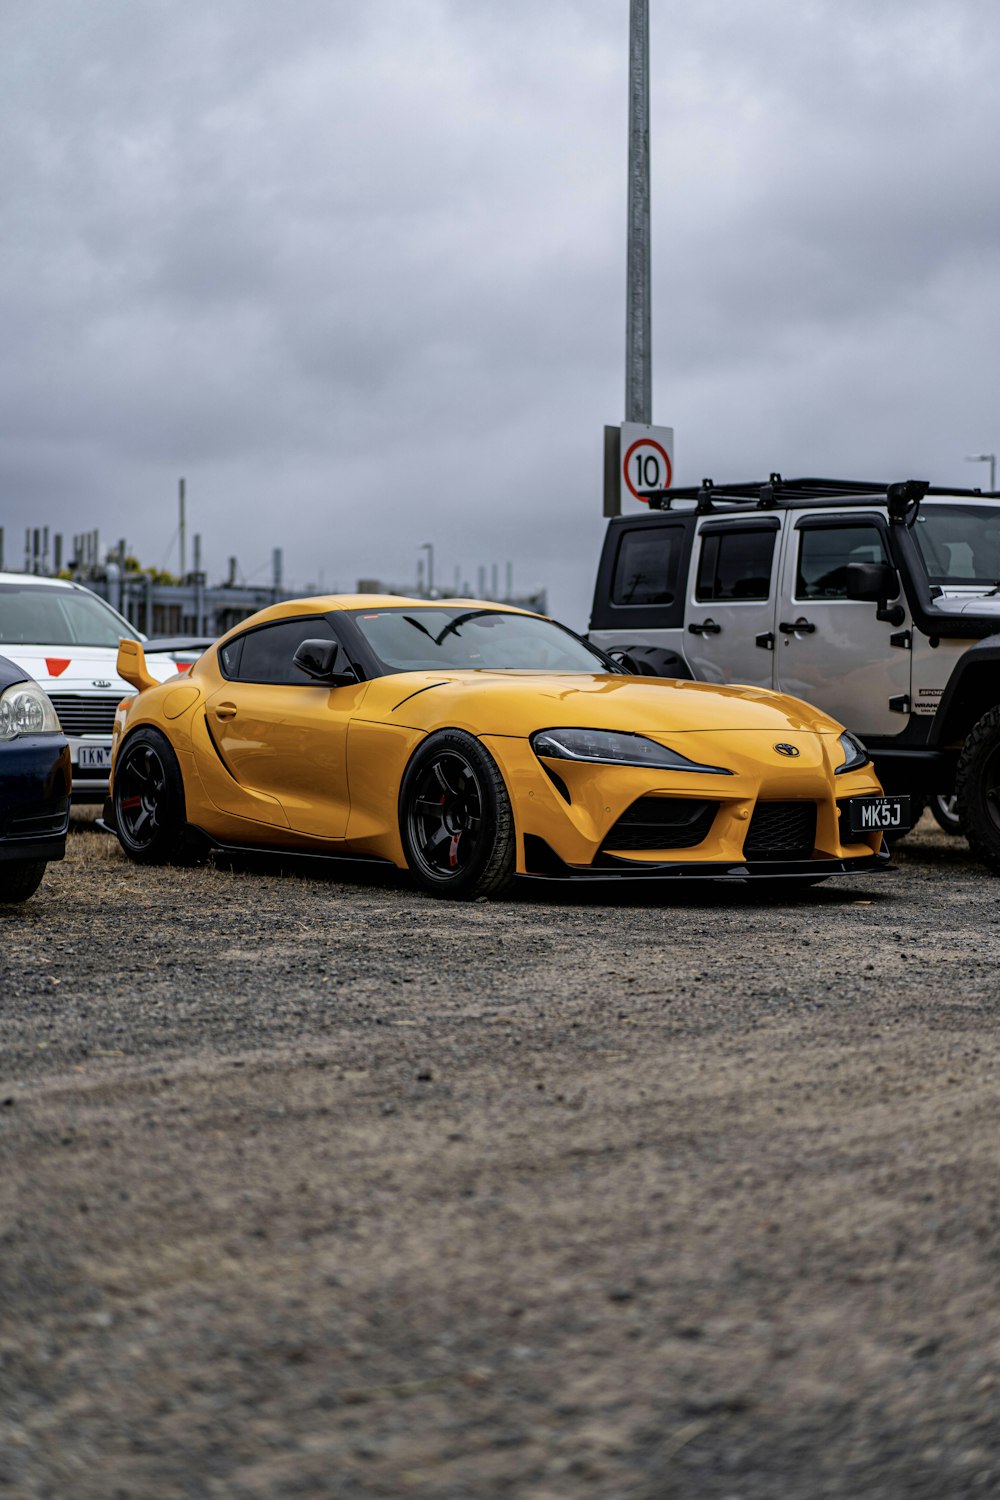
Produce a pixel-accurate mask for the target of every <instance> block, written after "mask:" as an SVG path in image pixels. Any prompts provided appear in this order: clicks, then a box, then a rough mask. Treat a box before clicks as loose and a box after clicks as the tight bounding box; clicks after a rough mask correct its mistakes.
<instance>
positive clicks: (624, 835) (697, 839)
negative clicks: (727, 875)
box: [601, 797, 719, 853]
mask: <svg viewBox="0 0 1000 1500" xmlns="http://www.w3.org/2000/svg"><path fill="white" fill-rule="evenodd" d="M718 807H719V804H718V803H717V802H698V801H694V800H691V799H689V798H687V797H640V798H639V800H638V802H633V803H632V806H631V807H630V808H629V809H628V810H627V811H626V812H624V813H622V815H621V817H620V818H619V819H618V821H617V823H615V824H614V826H613V827H612V829H611V830H610V832H609V833H608V834H607V836H606V837H605V840H604V843H603V844H602V845H601V848H602V850H606V851H607V852H609V853H610V852H611V851H615V852H618V853H620V852H622V851H624V850H629V849H633V850H638V849H693V848H694V847H695V845H696V844H700V843H701V842H702V841H703V840H704V839H705V838H707V837H708V831H709V829H710V828H711V826H712V823H713V822H714V820H715V814H716V812H717V811H718Z"/></svg>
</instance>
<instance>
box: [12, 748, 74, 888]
mask: <svg viewBox="0 0 1000 1500" xmlns="http://www.w3.org/2000/svg"><path fill="white" fill-rule="evenodd" d="M70 786H71V769H70V756H69V745H68V744H67V743H66V740H65V739H64V738H63V736H62V735H61V734H60V735H57V734H38V735H21V736H19V737H18V738H17V739H14V740H8V741H4V742H3V743H0V860H25V859H46V860H51V859H62V857H63V855H64V854H65V852H66V831H67V829H68V827H69V808H70Z"/></svg>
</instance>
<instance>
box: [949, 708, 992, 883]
mask: <svg viewBox="0 0 1000 1500" xmlns="http://www.w3.org/2000/svg"><path fill="white" fill-rule="evenodd" d="M955 797H956V799H957V802H958V815H959V817H960V819H961V821H962V832H963V833H964V834H965V837H966V838H967V839H968V841H969V848H970V849H971V850H972V852H973V854H974V855H975V856H976V858H977V859H981V860H982V862H983V864H984V865H986V866H987V867H988V868H989V869H991V870H992V871H993V873H994V874H995V875H1000V705H997V706H995V707H993V708H991V709H988V710H987V712H986V713H984V714H983V717H982V718H981V719H980V720H979V722H978V724H975V725H973V728H972V730H971V732H970V733H969V735H968V737H967V738H966V741H965V744H964V746H963V748H962V753H961V755H960V756H959V758H958V771H957V772H956V775H955Z"/></svg>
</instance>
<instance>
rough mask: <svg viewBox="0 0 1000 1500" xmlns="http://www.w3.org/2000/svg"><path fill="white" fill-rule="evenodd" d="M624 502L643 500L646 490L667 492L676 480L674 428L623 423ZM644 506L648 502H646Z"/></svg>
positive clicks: (622, 469) (622, 468)
mask: <svg viewBox="0 0 1000 1500" xmlns="http://www.w3.org/2000/svg"><path fill="white" fill-rule="evenodd" d="M621 442H622V445H621V455H622V467H621V481H622V500H623V501H624V500H625V499H626V498H631V499H632V500H642V491H643V490H668V489H669V488H670V486H671V484H672V483H673V478H674V429H673V428H672V427H648V426H646V424H645V423H644V422H623V423H622V440H621ZM644 503H645V502H644Z"/></svg>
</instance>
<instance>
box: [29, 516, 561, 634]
mask: <svg viewBox="0 0 1000 1500" xmlns="http://www.w3.org/2000/svg"><path fill="white" fill-rule="evenodd" d="M63 541H64V539H63V537H62V536H61V535H60V534H59V533H52V534H51V535H50V531H49V528H48V527H47V526H40V527H34V528H32V529H29V530H28V532H27V534H26V537H25V549H24V568H23V571H24V572H25V573H35V574H42V575H48V576H56V577H63V578H72V579H73V580H74V581H75V582H77V583H82V584H85V585H86V587H87V588H89V589H93V591H94V593H95V594H99V595H100V596H101V598H102V599H106V600H107V602H108V603H109V604H110V605H112V606H113V607H114V608H115V609H117V610H118V611H119V613H120V614H123V615H124V616H125V618H126V619H128V620H131V622H132V624H133V625H134V626H135V628H136V630H138V631H141V632H142V633H143V634H144V635H147V636H151V637H178V636H197V637H207V638H211V639H214V638H215V637H216V636H220V635H222V634H223V633H224V632H225V631H227V630H230V629H232V627H233V626H234V625H238V624H239V623H240V621H241V620H245V619H246V618H247V617H248V616H249V615H252V614H256V612H257V611H258V610H259V609H265V608H266V607H267V606H268V605H269V604H277V603H279V602H280V601H281V600H283V599H299V598H303V597H306V596H310V595H316V594H322V593H339V592H344V591H343V590H339V589H332V588H325V587H323V586H322V585H319V586H317V585H316V584H315V583H309V584H306V585H305V587H301V588H289V587H287V586H286V584H285V582H284V578H283V554H282V549H281V548H280V547H275V548H274V550H273V552H272V554H271V580H270V582H269V583H260V584H251V583H247V582H246V581H238V572H239V569H238V565H237V560H236V558H235V557H231V558H230V559H229V567H228V573H227V576H226V578H225V580H224V581H223V582H220V583H209V582H208V578H207V574H206V572H205V571H204V570H203V568H202V566H201V538H200V536H198V535H195V537H194V538H193V541H194V547H193V554H194V555H193V564H194V566H193V567H192V569H191V570H190V571H189V572H186V573H185V574H184V576H183V577H176V576H174V575H172V574H170V573H167V572H165V571H164V570H162V569H153V568H143V567H142V566H141V564H140V563H139V562H138V560H137V559H136V558H135V557H134V556H132V555H131V554H130V552H129V550H128V547H127V545H126V542H125V540H124V538H122V539H121V540H120V541H119V542H118V543H117V545H116V546H114V547H112V548H110V549H107V550H105V551H104V552H103V554H102V551H101V546H100V538H99V535H98V533H97V531H86V532H82V533H80V534H79V535H78V536H75V537H74V538H73V544H72V550H71V551H68V550H67V549H65V548H64V545H63ZM420 550H421V552H426V553H427V558H426V567H425V561H424V558H423V557H420V558H418V561H417V570H416V571H417V579H416V583H415V584H396V583H391V584H390V583H383V582H381V581H380V580H378V579H371V578H363V579H360V580H359V581H358V585H357V591H358V593H375V594H401V595H406V596H409V597H411V598H413V597H415V598H418V599H440V598H445V597H459V598H472V597H475V598H477V599H488V600H491V601H494V602H496V603H503V604H512V605H515V606H516V607H517V608H519V609H529V610H534V611H535V612H536V613H538V614H545V613H547V608H548V605H547V593H546V590H545V589H544V588H541V589H536V590H534V591H533V592H531V593H518V594H515V592H514V588H513V569H512V565H511V564H510V563H507V564H506V587H505V589H503V590H501V589H500V585H499V568H498V566H497V564H496V563H493V564H492V566H491V568H490V569H489V582H487V569H486V568H485V567H480V568H479V570H478V585H479V586H478V588H476V589H475V590H473V589H471V588H470V586H469V584H468V583H465V584H461V585H460V581H459V578H460V575H459V570H458V569H457V568H456V569H455V587H454V589H452V590H442V589H439V588H437V587H435V585H434V575H433V564H434V551H433V547H432V546H431V544H430V543H425V544H424V546H423V547H422V548H421V549H420ZM7 566H9V564H7V563H5V560H4V532H3V528H2V527H0V571H3V569H4V568H5V567H7Z"/></svg>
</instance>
